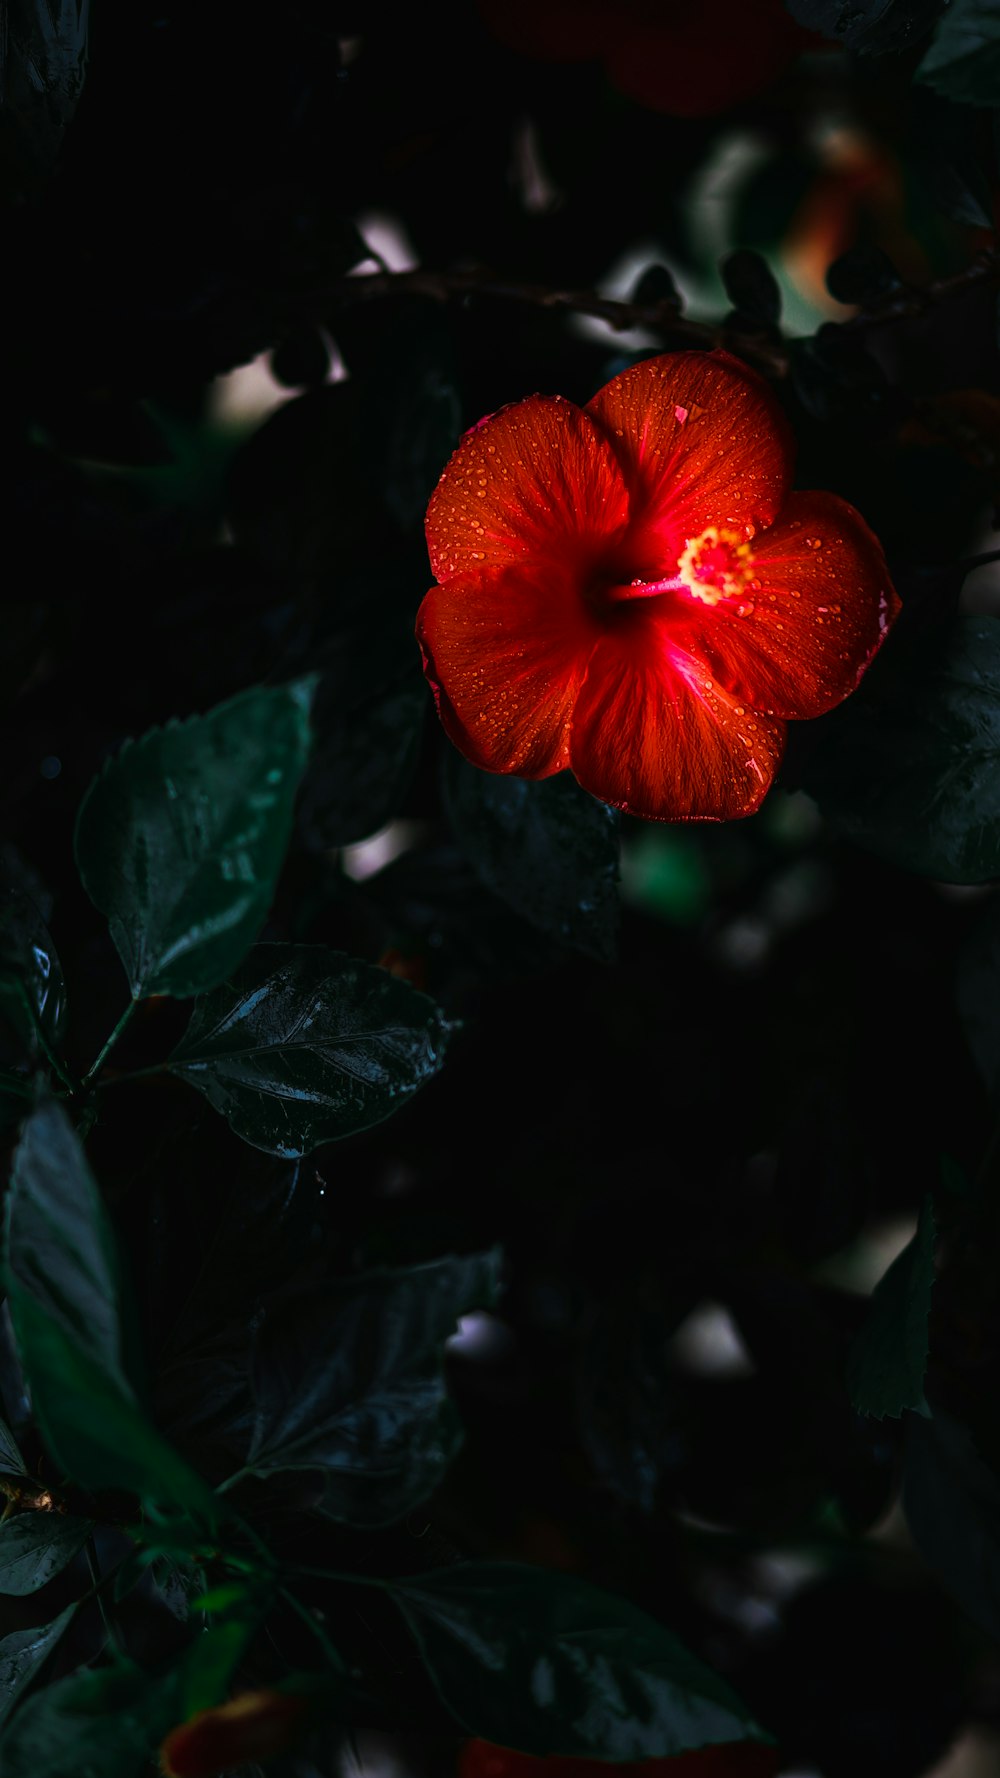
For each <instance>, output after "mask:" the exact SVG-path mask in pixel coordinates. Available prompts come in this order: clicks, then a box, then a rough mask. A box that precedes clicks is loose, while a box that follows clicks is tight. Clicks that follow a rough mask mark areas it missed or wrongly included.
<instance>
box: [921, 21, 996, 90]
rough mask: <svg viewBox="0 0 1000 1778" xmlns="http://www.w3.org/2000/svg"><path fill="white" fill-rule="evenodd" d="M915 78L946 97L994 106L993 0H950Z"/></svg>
mask: <svg viewBox="0 0 1000 1778" xmlns="http://www.w3.org/2000/svg"><path fill="white" fill-rule="evenodd" d="M916 79H917V80H920V81H923V83H924V85H925V86H931V87H933V88H934V91H935V92H936V93H940V94H941V95H942V97H944V98H946V99H956V100H958V101H959V102H960V103H963V104H966V105H984V106H987V105H988V106H990V107H993V106H995V105H996V102H997V93H998V91H1000V7H998V6H997V0H951V4H950V5H949V7H948V9H947V11H946V12H945V13H944V14H943V15H942V18H941V21H940V23H939V25H938V27H937V30H936V31H935V33H934V39H933V41H932V43H931V46H930V48H929V50H928V51H927V54H926V55H925V56H924V59H923V61H922V62H921V64H920V66H919V68H918V69H917V72H916Z"/></svg>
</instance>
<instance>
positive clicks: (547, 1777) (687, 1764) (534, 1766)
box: [458, 1741, 780, 1778]
mask: <svg viewBox="0 0 1000 1778" xmlns="http://www.w3.org/2000/svg"><path fill="white" fill-rule="evenodd" d="M779 1764H780V1762H779V1758H778V1754H777V1752H776V1750H775V1749H774V1748H773V1747H762V1746H761V1745H760V1744H759V1742H756V1741H734V1742H728V1743H726V1744H725V1745H724V1746H722V1747H702V1748H700V1749H699V1750H698V1752H697V1753H680V1754H678V1755H677V1757H676V1758H675V1759H647V1760H640V1761H636V1762H634V1763H633V1764H630V1765H621V1766H609V1765H607V1764H606V1763H605V1761H604V1760H597V1759H535V1758H533V1756H532V1755H531V1754H530V1753H515V1752H514V1751H513V1749H512V1748H510V1747H495V1746H494V1745H493V1743H492V1742H491V1741H466V1743H465V1746H464V1747H463V1749H462V1752H461V1756H460V1758H459V1764H458V1778H608V1774H609V1772H613V1773H615V1774H616V1778H774V1774H775V1773H776V1772H777V1771H778V1769H779Z"/></svg>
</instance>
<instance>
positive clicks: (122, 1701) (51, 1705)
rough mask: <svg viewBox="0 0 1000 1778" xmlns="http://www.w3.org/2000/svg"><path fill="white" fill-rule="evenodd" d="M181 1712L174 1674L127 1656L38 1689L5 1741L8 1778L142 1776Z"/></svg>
mask: <svg viewBox="0 0 1000 1778" xmlns="http://www.w3.org/2000/svg"><path fill="white" fill-rule="evenodd" d="M176 1715H177V1683H176V1679H175V1677H174V1675H173V1674H167V1675H166V1676H165V1677H163V1678H156V1679H154V1678H151V1677H150V1675H149V1674H148V1673H145V1672H143V1670H142V1668H141V1667H136V1666H133V1665H132V1663H131V1662H121V1663H119V1664H116V1665H115V1666H113V1667H102V1668H99V1669H97V1670H96V1671H86V1670H85V1671H82V1672H80V1673H71V1674H69V1675H68V1677H67V1678H65V1679H59V1680H57V1681H56V1683H55V1684H54V1685H49V1686H46V1687H45V1689H44V1690H43V1691H40V1692H36V1693H35V1695H34V1696H33V1697H30V1698H29V1699H28V1700H27V1702H26V1703H25V1704H24V1705H23V1706H22V1708H21V1709H20V1710H19V1711H18V1713H17V1715H16V1716H15V1717H14V1720H13V1722H12V1723H11V1724H10V1726H9V1727H8V1728H7V1730H6V1731H5V1733H4V1734H3V1737H2V1739H0V1755H2V1761H3V1778H140V1774H143V1773H145V1771H146V1767H147V1762H148V1761H149V1760H150V1759H151V1758H152V1757H153V1755H154V1754H155V1751H156V1748H157V1746H158V1744H159V1742H160V1741H161V1740H162V1739H163V1736H164V1735H165V1734H166V1733H167V1731H168V1730H169V1729H170V1728H171V1727H172V1725H173V1723H174V1721H175V1720H176Z"/></svg>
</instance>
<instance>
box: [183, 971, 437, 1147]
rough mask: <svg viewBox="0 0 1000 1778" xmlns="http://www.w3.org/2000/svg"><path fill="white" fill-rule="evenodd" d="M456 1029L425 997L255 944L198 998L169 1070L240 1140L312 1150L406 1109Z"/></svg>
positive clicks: (392, 981)
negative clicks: (203, 1099)
mask: <svg viewBox="0 0 1000 1778" xmlns="http://www.w3.org/2000/svg"><path fill="white" fill-rule="evenodd" d="M450 1029H451V1027H450V1026H449V1025H448V1023H447V1021H446V1020H445V1019H444V1017H443V1015H442V1013H441V1012H440V1010H439V1008H438V1007H437V1006H436V1005H435V1004H434V1002H433V1000H429V999H428V998H427V996H426V994H421V993H419V992H418V990H417V989H416V988H411V987H410V986H409V984H408V983H406V982H401V981H399V980H397V978H396V977H395V976H391V975H389V973H388V971H386V970H384V969H379V968H377V967H376V966H375V965H374V964H370V963H360V962H358V961H357V960H356V959H355V958H352V957H347V956H345V955H344V953H343V952H342V951H328V950H325V949H323V948H322V947H320V946H318V945H257V946H255V948H254V949H253V950H252V951H251V953H250V955H249V957H248V958H247V959H246V961H245V962H244V963H243V964H242V965H241V966H240V968H239V969H237V970H236V971H235V973H234V974H233V976H232V977H231V979H230V980H229V981H227V982H226V983H224V984H223V986H222V987H219V988H216V989H215V990H214V991H213V992H212V993H210V994H206V995H205V996H204V998H202V999H200V1000H199V1001H198V1002H197V1004H196V1006H195V1008H194V1011H193V1013H192V1014H191V1022H190V1024H189V1026H188V1028H187V1031H186V1032H185V1034H184V1036H183V1038H182V1039H181V1042H180V1043H179V1044H178V1046H177V1048H176V1049H175V1050H174V1052H173V1054H172V1056H171V1057H170V1060H169V1063H168V1066H169V1068H170V1069H171V1070H172V1072H173V1073H174V1074H178V1075H180V1076H181V1078H182V1079H183V1080H186V1081H188V1082H189V1083H190V1085H191V1086H193V1087H197V1089H198V1091H199V1092H200V1093H204V1095H205V1097H206V1099H207V1100H208V1101H209V1104H211V1105H214V1107H215V1109H216V1111H221V1112H222V1114H223V1116H224V1117H225V1118H226V1119H227V1121H228V1123H229V1124H230V1126H231V1128H232V1129H234V1130H235V1131H236V1133H237V1135H239V1136H242V1137H243V1139H244V1141H245V1142H251V1143H253V1145H254V1147H255V1148H263V1149H266V1150H267V1151H268V1152H269V1153H271V1154H280V1155H286V1156H295V1155H302V1154H308V1153H309V1151H310V1149H313V1148H315V1147H316V1146H317V1144H318V1143H320V1142H333V1141H335V1140H336V1139H337V1138H338V1137H341V1136H353V1135H354V1134H355V1133H356V1132H357V1131H358V1130H366V1129H368V1128H369V1126H370V1125H371V1124H377V1123H381V1121H382V1119H383V1118H386V1117H389V1116H390V1114H391V1113H392V1112H394V1111H398V1110H399V1108H400V1106H402V1105H405V1103H406V1101H407V1100H408V1099H410V1098H411V1097H412V1096H413V1094H414V1093H415V1092H416V1091H417V1089H418V1088H419V1087H421V1086H423V1085H424V1083H425V1082H426V1081H428V1080H430V1079H431V1077H432V1076H433V1075H434V1074H436V1073H437V1072H438V1070H439V1069H440V1067H441V1065H442V1062H443V1059H444V1051H445V1045H446V1042H447V1039H448V1035H449V1032H450Z"/></svg>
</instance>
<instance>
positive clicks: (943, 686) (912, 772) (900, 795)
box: [806, 617, 1000, 883]
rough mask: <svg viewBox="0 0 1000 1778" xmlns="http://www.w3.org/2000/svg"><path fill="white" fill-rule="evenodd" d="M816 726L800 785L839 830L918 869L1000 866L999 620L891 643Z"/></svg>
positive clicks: (966, 879) (953, 872)
mask: <svg viewBox="0 0 1000 1778" xmlns="http://www.w3.org/2000/svg"><path fill="white" fill-rule="evenodd" d="M824 724H825V726H824V734H823V739H822V741H821V742H820V744H819V748H818V751H817V753H816V755H815V757H814V759H813V760H812V762H811V765H810V767H809V770H808V772H807V775H806V789H807V790H809V791H810V792H811V793H812V795H813V796H815V798H816V800H817V801H818V802H819V804H820V806H821V808H822V809H823V812H824V814H826V815H828V816H829V818H830V820H831V821H832V822H833V823H834V825H835V826H836V827H837V829H838V830H839V831H840V832H841V833H843V834H845V835H846V836H847V837H848V838H849V839H852V840H856V841H857V842H858V844H859V845H862V846H866V847H868V848H869V850H870V851H872V852H875V853H877V854H878V856H879V857H881V858H886V859H888V860H889V861H890V862H891V863H893V864H897V865H899V866H901V867H902V868H903V869H905V870H912V871H916V872H918V873H919V874H920V875H921V876H929V877H938V878H941V879H943V880H944V881H946V882H949V883H981V882H985V881H987V880H989V879H990V878H993V877H996V876H1000V620H998V619H997V618H991V617H960V618H957V619H956V620H955V622H954V624H953V625H951V626H950V627H949V628H948V629H947V630H946V631H945V632H944V633H941V632H935V633H934V634H933V635H928V636H925V637H923V638H921V639H920V640H919V641H918V642H916V643H913V644H911V645H910V647H909V648H905V647H904V646H903V645H902V644H900V645H899V646H898V647H897V646H894V645H893V644H891V643H890V645H889V649H888V650H887V651H886V656H885V658H884V659H882V660H880V661H878V662H876V664H875V667H874V668H873V669H872V671H871V672H870V673H869V675H868V677H867V679H866V680H865V683H864V684H863V685H862V687H861V688H860V690H859V691H858V692H856V693H855V695H854V696H853V697H852V698H849V699H848V701H847V703H846V704H845V705H844V706H843V707H842V709H840V710H838V711H835V712H834V714H833V715H832V716H831V717H828V718H825V719H824Z"/></svg>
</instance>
